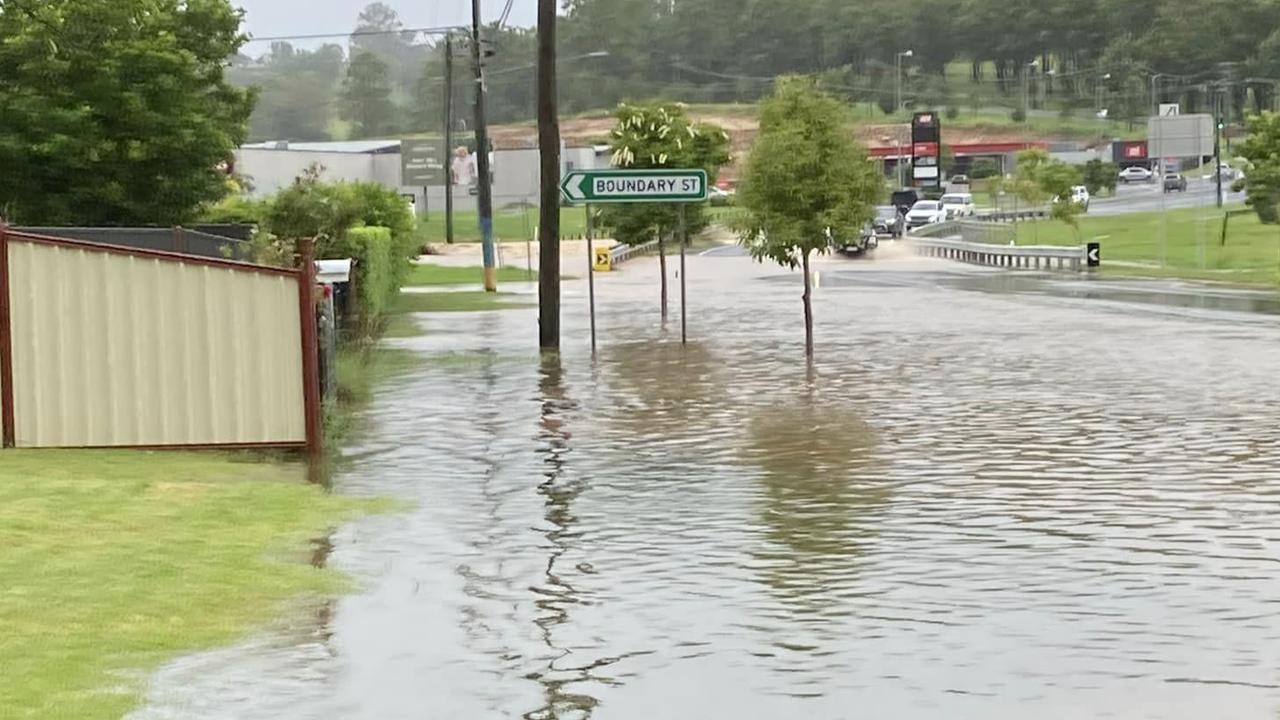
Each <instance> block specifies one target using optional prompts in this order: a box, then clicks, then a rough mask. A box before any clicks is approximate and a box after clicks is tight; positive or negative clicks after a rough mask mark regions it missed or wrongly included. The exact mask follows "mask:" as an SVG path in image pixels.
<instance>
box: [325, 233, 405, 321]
mask: <svg viewBox="0 0 1280 720" xmlns="http://www.w3.org/2000/svg"><path fill="white" fill-rule="evenodd" d="M330 255H331V257H349V258H351V259H353V260H355V261H356V267H355V287H356V292H357V293H358V296H357V299H358V301H359V313H360V330H361V332H362V333H363V334H366V335H368V334H372V333H373V332H374V331H376V329H377V327H378V324H379V323H380V322H381V320H382V317H383V316H384V315H385V314H386V313H387V310H388V309H389V308H390V307H391V304H392V303H393V302H395V299H396V294H397V293H398V292H399V291H400V283H401V281H402V279H403V276H402V275H400V274H399V272H398V271H397V269H396V266H397V264H398V263H397V260H398V258H396V256H395V243H394V241H393V240H392V236H391V230H390V229H389V228H385V227H356V228H352V229H350V230H348V231H347V232H346V233H345V234H344V235H343V237H342V238H341V239H340V240H337V241H335V242H333V243H332V244H331V246H330Z"/></svg>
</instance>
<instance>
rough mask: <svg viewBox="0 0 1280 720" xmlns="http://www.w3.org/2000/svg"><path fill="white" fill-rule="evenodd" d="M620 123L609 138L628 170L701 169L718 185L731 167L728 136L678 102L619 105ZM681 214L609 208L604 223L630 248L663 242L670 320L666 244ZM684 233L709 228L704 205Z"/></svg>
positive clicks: (653, 207)
mask: <svg viewBox="0 0 1280 720" xmlns="http://www.w3.org/2000/svg"><path fill="white" fill-rule="evenodd" d="M614 117H615V118H616V119H617V124H616V125H615V126H614V128H613V130H612V131H611V132H610V134H609V147H610V149H611V150H612V152H613V154H612V156H611V158H610V164H612V165H613V166H614V167H618V168H625V169H629V170H649V169H654V168H680V169H692V168H699V169H702V170H705V171H706V172H707V181H708V182H710V183H714V182H715V180H716V177H717V176H718V175H719V173H720V168H721V167H722V166H723V165H724V164H725V163H727V162H729V136H728V135H727V134H725V132H724V131H723V130H721V129H720V128H719V127H718V126H715V125H710V124H707V123H698V122H695V121H694V120H692V119H691V118H690V117H689V114H688V112H687V111H686V109H685V107H684V106H683V105H681V104H676V103H654V104H648V105H628V104H625V103H624V104H622V105H619V106H618V108H617V110H616V111H615V112H614ZM679 212H680V211H679V210H678V209H677V207H675V206H674V205H672V204H671V203H639V204H634V205H612V206H607V207H606V208H605V209H604V210H603V211H602V212H601V213H600V218H601V222H602V224H603V225H604V226H605V227H608V228H610V229H611V230H612V231H613V233H614V238H615V239H617V240H618V241H619V242H622V243H626V244H628V245H639V244H642V243H646V242H649V241H650V240H652V239H653V238H654V236H655V235H656V236H657V239H658V269H659V272H660V273H661V274H662V287H661V304H662V316H663V317H664V318H665V317H666V316H667V259H666V239H667V237H669V236H673V235H674V234H675V233H676V231H677V224H678V221H679ZM684 213H685V230H686V232H688V233H690V234H693V233H697V232H700V231H701V230H702V229H703V228H705V227H706V226H707V223H708V220H707V217H706V212H705V209H704V207H703V206H702V205H694V204H690V205H687V206H686V207H685V209H684Z"/></svg>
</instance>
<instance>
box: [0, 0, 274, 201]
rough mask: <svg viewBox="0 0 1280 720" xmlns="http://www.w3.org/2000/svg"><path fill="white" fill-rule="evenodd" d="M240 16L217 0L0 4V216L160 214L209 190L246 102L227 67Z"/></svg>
mask: <svg viewBox="0 0 1280 720" xmlns="http://www.w3.org/2000/svg"><path fill="white" fill-rule="evenodd" d="M240 22H241V13H240V12H239V11H237V10H234V9H232V7H231V4H230V2H228V0H201V1H200V2H194V1H192V2H183V3H179V2H176V1H175V0H170V1H166V2H157V1H156V0H113V1H112V2H101V0H41V1H40V2H25V3H14V2H0V38H4V40H3V42H0V167H3V168H4V172H3V173H0V215H3V216H4V217H5V219H7V220H9V221H11V222H21V223H29V224H49V225H57V224H85V225H98V224H148V225H150V224H155V225H169V224H176V223H181V222H185V221H187V220H189V219H191V218H192V217H194V216H195V214H197V212H198V211H199V208H200V207H201V206H202V205H204V204H206V203H210V202H214V201H217V200H218V199H219V198H221V197H222V196H223V195H224V194H225V193H226V188H227V183H226V174H225V173H224V172H220V171H219V170H218V166H219V165H220V164H222V163H224V162H225V161H226V160H228V159H229V158H230V157H231V153H232V150H233V149H234V148H235V147H236V146H237V145H239V144H241V143H242V142H243V141H244V139H245V137H246V132H247V124H248V119H249V115H250V113H251V111H252V109H253V93H252V92H251V91H248V90H241V89H236V88H234V87H232V86H231V85H230V84H229V83H228V82H227V81H226V78H225V67H226V65H227V63H228V60H229V59H230V58H233V57H235V56H236V54H237V52H238V50H239V48H240V47H241V46H242V45H243V44H244V42H245V39H246V38H245V36H244V34H243V33H242V32H241V30H240Z"/></svg>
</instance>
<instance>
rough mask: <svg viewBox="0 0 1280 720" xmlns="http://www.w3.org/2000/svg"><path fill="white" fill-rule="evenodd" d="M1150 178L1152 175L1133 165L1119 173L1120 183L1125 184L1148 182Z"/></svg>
mask: <svg viewBox="0 0 1280 720" xmlns="http://www.w3.org/2000/svg"><path fill="white" fill-rule="evenodd" d="M1152 177H1154V173H1152V172H1151V170H1149V169H1148V168H1144V167H1142V166H1141V165H1133V166H1131V167H1127V168H1125V169H1123V170H1121V171H1120V181H1121V182H1126V183H1131V182H1150V181H1151V178H1152Z"/></svg>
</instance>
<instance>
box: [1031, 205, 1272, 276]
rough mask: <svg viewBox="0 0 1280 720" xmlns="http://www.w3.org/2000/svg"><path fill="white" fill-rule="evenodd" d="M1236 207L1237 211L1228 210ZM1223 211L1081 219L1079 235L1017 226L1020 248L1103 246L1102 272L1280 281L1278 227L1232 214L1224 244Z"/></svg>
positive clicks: (1049, 224)
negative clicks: (1038, 245)
mask: <svg viewBox="0 0 1280 720" xmlns="http://www.w3.org/2000/svg"><path fill="white" fill-rule="evenodd" d="M1232 209H1239V208H1232ZM1222 219H1223V211H1222V210H1219V209H1217V208H1181V209H1177V210H1169V211H1167V212H1166V213H1165V214H1164V215H1163V216H1162V215H1161V214H1160V213H1158V212H1142V213H1131V214H1126V215H1106V216H1091V215H1085V216H1082V217H1080V218H1079V224H1080V227H1079V231H1078V232H1077V231H1076V230H1075V229H1073V228H1071V227H1070V226H1068V225H1066V224H1065V223H1063V222H1060V221H1056V220H1054V221H1042V222H1034V223H1019V225H1018V228H1017V233H1018V243H1019V244H1023V245H1030V244H1033V243H1034V244H1041V245H1078V244H1080V243H1082V242H1098V243H1100V244H1101V245H1102V267H1103V270H1104V271H1105V272H1108V273H1110V274H1121V275H1139V276H1144V277H1180V278H1188V279H1197V280H1217V281H1221V282H1231V283H1240V284H1251V285H1272V286H1274V285H1276V284H1277V283H1280V225H1263V224H1262V223H1261V222H1259V221H1258V217H1257V215H1255V214H1253V213H1241V214H1237V215H1234V216H1233V217H1232V218H1231V219H1230V221H1229V223H1228V226H1227V229H1228V231H1227V238H1226V244H1223V243H1222Z"/></svg>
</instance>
